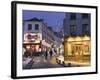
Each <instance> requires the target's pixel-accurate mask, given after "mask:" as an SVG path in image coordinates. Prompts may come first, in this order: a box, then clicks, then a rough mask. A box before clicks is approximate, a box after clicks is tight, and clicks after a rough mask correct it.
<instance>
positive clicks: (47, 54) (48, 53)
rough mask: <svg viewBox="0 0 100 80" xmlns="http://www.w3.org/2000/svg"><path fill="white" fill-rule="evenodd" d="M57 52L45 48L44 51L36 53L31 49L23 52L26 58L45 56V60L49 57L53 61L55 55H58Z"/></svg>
mask: <svg viewBox="0 0 100 80" xmlns="http://www.w3.org/2000/svg"><path fill="white" fill-rule="evenodd" d="M56 54H57V51H56V49H54V48H49V49H48V48H45V49H43V50H41V51H40V52H36V51H35V50H34V51H33V50H31V49H25V48H24V50H23V56H24V57H34V56H41V55H43V56H44V58H45V60H47V59H48V57H49V58H50V59H51V58H52V56H53V55H56Z"/></svg>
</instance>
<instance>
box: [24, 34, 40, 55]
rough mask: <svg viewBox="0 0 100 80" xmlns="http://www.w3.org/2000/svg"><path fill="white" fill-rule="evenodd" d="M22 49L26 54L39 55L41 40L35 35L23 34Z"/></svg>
mask: <svg viewBox="0 0 100 80" xmlns="http://www.w3.org/2000/svg"><path fill="white" fill-rule="evenodd" d="M23 48H24V49H25V51H26V54H28V55H30V56H32V55H40V54H41V40H40V35H39V34H37V33H26V34H24V41H23Z"/></svg>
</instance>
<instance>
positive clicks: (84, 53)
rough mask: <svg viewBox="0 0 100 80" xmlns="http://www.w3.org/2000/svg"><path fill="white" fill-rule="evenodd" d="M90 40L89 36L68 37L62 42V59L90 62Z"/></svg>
mask: <svg viewBox="0 0 100 80" xmlns="http://www.w3.org/2000/svg"><path fill="white" fill-rule="evenodd" d="M90 43H91V40H90V37H89V36H83V37H79V36H77V37H68V38H66V39H65V41H64V57H65V60H67V61H81V62H90V56H91V45H90Z"/></svg>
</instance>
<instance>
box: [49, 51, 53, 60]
mask: <svg viewBox="0 0 100 80" xmlns="http://www.w3.org/2000/svg"><path fill="white" fill-rule="evenodd" d="M49 54H50V59H51V58H52V54H53V52H52V49H50V51H49Z"/></svg>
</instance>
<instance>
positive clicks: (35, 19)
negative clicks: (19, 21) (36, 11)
mask: <svg viewBox="0 0 100 80" xmlns="http://www.w3.org/2000/svg"><path fill="white" fill-rule="evenodd" d="M25 21H39V22H41V21H43V19H38V18H36V17H34V18H31V19H28V20H25Z"/></svg>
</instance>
